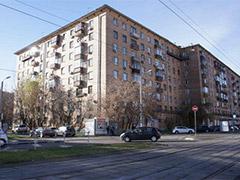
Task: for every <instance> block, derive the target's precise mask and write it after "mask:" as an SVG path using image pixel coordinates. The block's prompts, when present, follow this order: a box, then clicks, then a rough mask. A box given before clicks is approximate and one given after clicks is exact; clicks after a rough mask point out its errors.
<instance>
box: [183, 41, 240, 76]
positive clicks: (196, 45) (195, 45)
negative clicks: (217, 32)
mask: <svg viewBox="0 0 240 180" xmlns="http://www.w3.org/2000/svg"><path fill="white" fill-rule="evenodd" d="M190 47H199V48H201V49H203V50H204V51H206V52H207V53H208V54H210V55H211V56H213V57H214V58H215V59H216V60H218V61H219V62H220V63H222V64H223V65H224V66H226V67H227V68H228V69H229V70H230V71H231V72H232V73H234V74H235V75H236V76H238V78H240V75H239V74H238V73H236V72H235V71H233V70H232V69H231V68H230V67H229V66H228V65H226V64H225V63H223V62H222V61H221V60H220V59H218V58H217V57H216V56H215V55H213V54H212V53H211V52H210V51H208V50H207V49H206V48H205V47H203V46H202V45H201V44H194V45H192V46H187V47H185V48H190ZM183 49H184V48H183Z"/></svg>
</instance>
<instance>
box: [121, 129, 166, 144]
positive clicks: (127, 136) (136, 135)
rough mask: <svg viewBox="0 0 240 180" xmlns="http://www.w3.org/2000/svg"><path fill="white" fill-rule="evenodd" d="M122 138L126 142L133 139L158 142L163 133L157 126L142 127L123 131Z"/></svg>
mask: <svg viewBox="0 0 240 180" xmlns="http://www.w3.org/2000/svg"><path fill="white" fill-rule="evenodd" d="M120 138H121V140H123V141H125V142H130V141H132V140H151V141H153V142H156V141H157V140H158V139H160V138H161V133H160V131H159V130H158V129H157V128H153V127H140V128H136V129H134V130H129V131H126V132H124V133H122V134H121V135H120Z"/></svg>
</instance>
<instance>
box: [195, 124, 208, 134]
mask: <svg viewBox="0 0 240 180" xmlns="http://www.w3.org/2000/svg"><path fill="white" fill-rule="evenodd" d="M197 132H199V133H202V132H211V129H210V128H209V127H208V126H207V125H201V126H199V127H198V128H197Z"/></svg>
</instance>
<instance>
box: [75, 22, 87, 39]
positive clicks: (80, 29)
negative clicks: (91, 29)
mask: <svg viewBox="0 0 240 180" xmlns="http://www.w3.org/2000/svg"><path fill="white" fill-rule="evenodd" d="M74 32H75V34H74V35H75V36H76V37H83V36H85V35H86V34H87V24H86V23H84V22H81V23H79V24H77V25H76V26H75V31H74Z"/></svg>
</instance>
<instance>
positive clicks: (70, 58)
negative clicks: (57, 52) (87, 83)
mask: <svg viewBox="0 0 240 180" xmlns="http://www.w3.org/2000/svg"><path fill="white" fill-rule="evenodd" d="M73 57H74V55H73V52H71V53H69V60H73Z"/></svg>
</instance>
